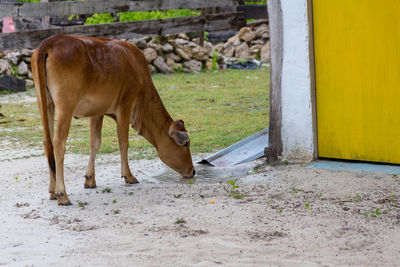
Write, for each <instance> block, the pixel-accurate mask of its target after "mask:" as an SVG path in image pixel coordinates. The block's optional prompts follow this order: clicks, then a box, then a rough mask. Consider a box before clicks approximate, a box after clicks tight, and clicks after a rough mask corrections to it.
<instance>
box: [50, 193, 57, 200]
mask: <svg viewBox="0 0 400 267" xmlns="http://www.w3.org/2000/svg"><path fill="white" fill-rule="evenodd" d="M56 199H57V196H56V194H55V193H54V192H50V200H56Z"/></svg>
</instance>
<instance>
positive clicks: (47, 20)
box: [40, 0, 50, 29]
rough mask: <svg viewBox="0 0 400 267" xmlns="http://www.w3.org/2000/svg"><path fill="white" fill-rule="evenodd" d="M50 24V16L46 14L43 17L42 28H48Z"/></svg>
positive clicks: (45, 1) (41, 0) (47, 0)
mask: <svg viewBox="0 0 400 267" xmlns="http://www.w3.org/2000/svg"><path fill="white" fill-rule="evenodd" d="M40 2H43V3H47V2H49V0H40ZM49 26H50V17H49V16H45V17H42V29H48V28H49Z"/></svg>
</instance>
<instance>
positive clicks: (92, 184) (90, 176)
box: [83, 116, 104, 188]
mask: <svg viewBox="0 0 400 267" xmlns="http://www.w3.org/2000/svg"><path fill="white" fill-rule="evenodd" d="M103 118H104V116H100V117H94V118H90V122H89V123H90V157H89V162H88V166H87V168H86V174H85V183H84V184H83V186H84V187H85V188H96V180H95V171H94V160H95V158H96V154H97V152H98V151H99V148H100V144H101V128H102V126H103Z"/></svg>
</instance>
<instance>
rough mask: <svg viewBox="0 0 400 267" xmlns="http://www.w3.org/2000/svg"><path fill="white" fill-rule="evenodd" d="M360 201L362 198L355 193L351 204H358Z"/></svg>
mask: <svg viewBox="0 0 400 267" xmlns="http://www.w3.org/2000/svg"><path fill="white" fill-rule="evenodd" d="M361 200H362V198H361V196H360V194H359V193H357V194H356V196H355V197H354V198H353V202H360V201H361Z"/></svg>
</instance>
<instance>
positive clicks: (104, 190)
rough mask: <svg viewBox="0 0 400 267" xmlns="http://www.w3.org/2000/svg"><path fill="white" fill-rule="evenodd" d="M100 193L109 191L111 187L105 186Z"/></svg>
mask: <svg viewBox="0 0 400 267" xmlns="http://www.w3.org/2000/svg"><path fill="white" fill-rule="evenodd" d="M101 192H102V193H111V188H109V187H106V188H104V189H103V190H101Z"/></svg>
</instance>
